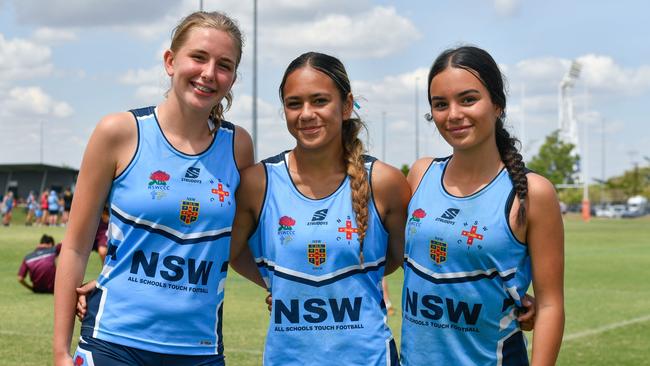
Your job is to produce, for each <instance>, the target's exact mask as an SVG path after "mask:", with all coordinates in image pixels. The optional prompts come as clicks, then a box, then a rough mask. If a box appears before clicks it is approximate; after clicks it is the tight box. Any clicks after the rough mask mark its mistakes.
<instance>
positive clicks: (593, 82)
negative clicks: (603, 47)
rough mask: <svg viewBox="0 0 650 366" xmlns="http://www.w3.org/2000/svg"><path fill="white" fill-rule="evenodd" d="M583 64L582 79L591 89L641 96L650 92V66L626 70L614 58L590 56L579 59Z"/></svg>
mask: <svg viewBox="0 0 650 366" xmlns="http://www.w3.org/2000/svg"><path fill="white" fill-rule="evenodd" d="M578 61H579V62H580V63H581V64H582V73H581V75H580V78H581V79H584V80H586V82H587V85H588V86H589V89H590V90H591V89H593V90H598V91H607V92H612V93H622V94H624V95H639V94H641V93H645V92H648V91H650V65H642V66H640V67H638V68H624V67H622V66H620V65H618V64H616V61H614V59H613V58H611V57H609V56H603V55H595V54H588V55H584V56H581V57H579V58H578Z"/></svg>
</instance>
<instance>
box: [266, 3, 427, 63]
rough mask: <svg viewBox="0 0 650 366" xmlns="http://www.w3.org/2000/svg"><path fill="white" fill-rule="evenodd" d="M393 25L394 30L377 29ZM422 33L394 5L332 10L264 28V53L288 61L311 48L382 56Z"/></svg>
mask: <svg viewBox="0 0 650 366" xmlns="http://www.w3.org/2000/svg"><path fill="white" fill-rule="evenodd" d="M378 29H390V32H377V30H378ZM420 37H421V34H420V33H419V32H418V31H417V29H416V28H415V26H414V25H413V23H412V22H411V21H410V20H409V19H407V18H405V17H402V16H400V15H399V14H397V12H396V11H395V8H393V7H381V6H378V7H374V8H372V9H370V10H368V11H366V12H364V13H360V14H352V15H350V14H336V13H330V14H327V15H324V16H322V17H318V18H315V19H310V18H306V19H304V20H302V21H294V22H291V23H285V24H282V25H278V26H271V27H266V28H265V29H262V30H261V31H260V39H261V41H260V43H261V44H264V45H265V47H264V50H263V54H264V55H265V56H267V57H270V58H272V59H276V60H282V61H284V58H286V55H287V54H297V53H300V52H304V51H307V50H319V51H320V52H326V53H333V54H336V55H338V56H340V57H342V58H346V59H347V58H361V57H364V58H367V57H369V58H381V57H384V56H387V55H390V54H394V53H396V52H398V51H400V50H402V49H404V48H406V47H407V46H408V45H409V43H410V42H413V41H415V40H417V39H419V38H420Z"/></svg>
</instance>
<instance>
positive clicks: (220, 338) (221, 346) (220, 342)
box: [217, 301, 224, 355]
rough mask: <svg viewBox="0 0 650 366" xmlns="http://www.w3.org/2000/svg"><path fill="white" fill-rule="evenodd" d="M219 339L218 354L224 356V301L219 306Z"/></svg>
mask: <svg viewBox="0 0 650 366" xmlns="http://www.w3.org/2000/svg"><path fill="white" fill-rule="evenodd" d="M217 314H218V315H217V339H218V340H221V341H219V342H218V346H217V354H218V355H223V350H224V346H223V341H222V340H223V301H222V302H221V304H219V309H218V310H217Z"/></svg>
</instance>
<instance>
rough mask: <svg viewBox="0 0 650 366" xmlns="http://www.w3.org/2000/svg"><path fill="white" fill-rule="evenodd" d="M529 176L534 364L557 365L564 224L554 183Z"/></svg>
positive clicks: (561, 318)
mask: <svg viewBox="0 0 650 366" xmlns="http://www.w3.org/2000/svg"><path fill="white" fill-rule="evenodd" d="M527 177H528V204H527V206H526V209H527V210H526V211H527V219H528V220H527V223H528V227H527V232H526V239H527V241H528V248H529V251H530V256H531V262H532V271H533V289H534V290H535V297H536V299H537V300H536V301H537V305H536V306H537V311H536V320H535V330H534V331H533V355H532V365H535V366H537V365H554V364H555V362H556V359H557V356H558V353H559V351H560V345H561V343H562V334H563V332H564V225H563V223H562V215H561V213H560V205H559V202H558V199H557V196H556V194H555V189H554V187H553V185H552V184H551V182H549V181H548V180H546V179H545V178H543V177H542V176H540V175H537V174H532V173H531V174H528V175H527Z"/></svg>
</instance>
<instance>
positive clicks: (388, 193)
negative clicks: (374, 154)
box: [371, 161, 411, 275]
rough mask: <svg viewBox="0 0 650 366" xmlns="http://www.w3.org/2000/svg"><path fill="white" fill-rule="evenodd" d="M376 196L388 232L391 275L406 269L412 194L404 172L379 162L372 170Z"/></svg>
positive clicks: (388, 261) (374, 194) (388, 256)
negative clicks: (405, 242) (404, 260)
mask: <svg viewBox="0 0 650 366" xmlns="http://www.w3.org/2000/svg"><path fill="white" fill-rule="evenodd" d="M371 182H372V194H373V196H374V198H375V204H376V205H377V210H378V211H379V214H380V216H381V221H382V222H383V223H384V227H385V228H386V230H388V252H387V253H386V270H385V273H384V275H389V274H391V273H392V272H394V271H395V270H396V269H397V268H399V267H400V266H401V265H402V262H403V258H404V225H405V223H406V208H407V206H408V203H409V199H410V197H411V190H410V189H409V186H408V183H406V179H405V178H404V175H403V174H402V172H401V171H399V170H398V169H396V168H394V167H392V166H390V165H388V164H385V163H382V162H381V161H376V162H375V163H374V164H373V168H372V177H371Z"/></svg>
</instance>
